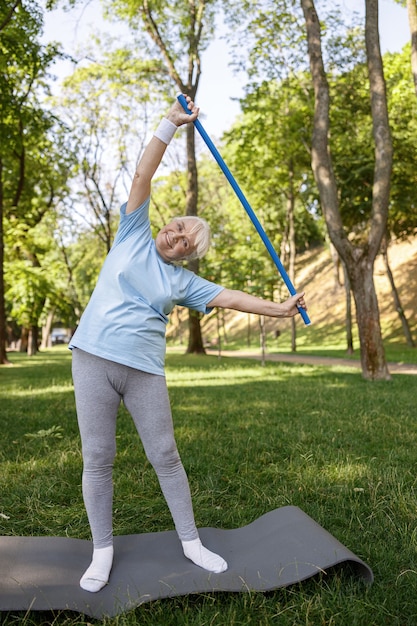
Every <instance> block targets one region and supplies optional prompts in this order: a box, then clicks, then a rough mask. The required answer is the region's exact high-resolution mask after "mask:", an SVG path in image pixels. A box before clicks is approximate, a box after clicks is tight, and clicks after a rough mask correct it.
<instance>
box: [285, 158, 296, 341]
mask: <svg viewBox="0 0 417 626" xmlns="http://www.w3.org/2000/svg"><path fill="white" fill-rule="evenodd" d="M288 183H289V184H288V195H287V221H288V240H289V244H290V262H289V266H288V271H289V277H290V280H291V282H292V284H293V285H295V256H296V248H295V225H294V204H295V197H294V167H293V163H292V162H290V164H289V167H288ZM296 350H297V325H296V323H295V319H294V318H292V319H291V351H292V352H296Z"/></svg>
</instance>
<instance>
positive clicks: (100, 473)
mask: <svg viewBox="0 0 417 626" xmlns="http://www.w3.org/2000/svg"><path fill="white" fill-rule="evenodd" d="M187 103H188V108H189V110H190V111H191V114H188V113H186V112H185V111H184V110H183V108H182V106H181V105H180V104H179V103H178V102H177V101H176V102H175V103H174V104H173V106H172V107H171V109H170V111H169V113H168V115H167V117H166V118H164V119H162V121H161V123H160V125H159V127H158V129H157V130H156V132H155V135H154V136H153V137H152V139H151V140H150V142H149V144H148V146H147V147H146V149H145V151H144V153H143V156H142V158H141V159H140V162H139V164H138V166H137V169H136V173H135V176H134V180H133V182H132V186H131V190H130V194H129V198H128V201H127V203H125V204H124V205H123V206H122V207H121V210H120V224H119V228H118V231H117V234H116V237H115V240H114V243H113V246H112V248H111V250H110V252H109V254H108V256H107V258H106V260H105V263H104V265H103V268H102V270H101V273H100V276H99V279H98V282H97V285H96V287H95V289H94V292H93V294H92V296H91V299H90V301H89V303H88V305H87V308H86V310H85V311H84V314H83V316H82V318H81V321H80V324H79V326H78V328H77V331H76V332H75V334H74V336H73V338H72V340H71V343H70V348H71V349H72V362H73V366H72V368H73V369H72V372H73V380H74V389H75V400H76V408H77V416H78V424H79V429H80V434H81V442H82V454H83V466H84V467H83V479H82V489H83V498H84V503H85V507H86V510H87V515H88V520H89V524H90V528H91V533H92V538H93V558H92V562H91V564H90V566H89V568H88V569H87V571H86V572H85V573H84V575H83V576H82V578H81V580H80V585H81V587H82V588H83V589H85V590H87V591H91V592H97V591H99V590H100V589H102V587H104V586H105V585H106V583H107V582H108V580H109V576H110V571H111V568H112V563H113V531H112V504H113V502H112V501H113V479H112V471H113V461H114V457H115V453H116V443H115V442H116V417H117V411H118V408H119V405H120V402H121V401H123V403H124V405H125V407H126V408H127V410H128V411H129V413H130V414H131V416H132V418H133V421H134V423H135V426H136V428H137V431H138V433H139V436H140V438H141V440H142V444H143V447H144V450H145V453H146V455H147V458H148V459H149V461H150V463H151V464H152V466H153V468H154V469H155V472H156V474H157V477H158V480H159V483H160V486H161V490H162V492H163V495H164V497H165V499H166V502H167V504H168V507H169V510H170V512H171V515H172V518H173V521H174V524H175V529H176V531H177V533H178V537H179V540H180V541H181V544H182V548H183V552H184V555H185V556H186V557H187V558H188V559H190V560H191V561H192V562H193V563H195V564H196V565H198V566H200V567H202V568H204V569H206V570H208V571H210V572H216V573H220V572H224V571H225V570H226V569H227V563H226V562H225V561H224V559H223V558H222V557H221V556H219V555H217V554H214V553H213V552H210V551H209V550H207V549H206V548H205V547H204V546H203V545H202V544H201V541H200V539H199V536H198V531H197V528H196V525H195V521H194V514H193V509H192V502H191V497H190V489H189V485H188V479H187V476H186V473H185V471H184V468H183V465H182V462H181V459H180V457H179V454H178V451H177V446H176V442H175V438H174V429H173V424H172V416H171V410H170V403H169V399H168V392H167V386H166V381H165V375H164V357H165V330H166V324H167V321H168V315H169V313H170V312H171V311H172V309H173V308H174V306H175V305H176V304H178V305H181V306H185V307H188V308H191V309H195V310H197V311H200V312H202V313H207V312H208V311H210V310H211V308H212V307H223V308H230V309H235V310H239V311H245V312H252V313H257V314H262V315H269V316H272V317H291V316H294V315H296V314H297V313H298V309H297V305H298V306H301V307H304V308H305V302H304V294H297V295H295V296H292V297H291V298H289V299H288V300H287V301H286V302H283V303H280V304H277V303H275V302H269V301H266V300H262V299H260V298H256V297H254V296H251V295H249V294H246V293H244V292H241V291H235V290H230V289H224V288H223V287H222V286H220V285H216V284H214V283H212V282H210V281H207V280H205V279H203V278H201V277H199V276H197V275H196V274H194V273H193V272H191V271H189V270H187V269H185V268H183V267H182V266H181V265H180V264H179V262H181V261H183V260H185V259H191V258H200V257H201V256H203V255H204V254H205V253H206V252H207V249H208V247H209V227H208V225H207V223H206V222H205V221H204V220H201V219H200V218H196V217H182V218H175V219H174V220H173V221H171V222H170V223H169V224H167V225H166V226H164V227H163V228H162V229H161V230H160V231H159V233H158V234H157V236H156V238H155V239H152V235H151V227H150V222H149V215H148V212H149V203H150V190H151V180H152V178H153V176H154V174H155V172H156V170H157V168H158V166H159V164H160V162H161V159H162V157H163V155H164V152H165V150H166V147H167V145H168V144H169V142H170V140H171V139H172V137H173V135H174V133H175V130H176V129H177V127H178V126H181V125H182V124H189V123H191V122H193V121H194V120H195V119H196V118H197V116H198V112H199V110H198V108H197V107H196V106H195V105H194V102H192V101H191V99H190V98H189V97H187ZM139 566H140V565H139Z"/></svg>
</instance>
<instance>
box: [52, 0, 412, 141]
mask: <svg viewBox="0 0 417 626" xmlns="http://www.w3.org/2000/svg"><path fill="white" fill-rule="evenodd" d="M340 5H341V7H342V9H343V11H344V12H345V13H346V17H347V18H348V17H349V16H350V15H351V14H352V12H353V11H356V12H358V13H360V14H363V12H364V5H365V0H341V3H340ZM379 21H380V38H381V48H382V52H383V53H384V52H387V51H389V52H396V51H399V50H401V48H402V47H403V46H404V44H405V43H406V42H407V41H408V40H409V38H410V31H409V25H408V18H407V11H406V9H405V8H403V7H400V6H399V5H398V4H396V3H395V2H394V1H393V0H380V2H379ZM119 28H121V30H120V34H123V32H124V33H126V30H123V27H122V26H120V27H119ZM98 30H104V31H107V32H110V33H111V34H113V35H117V34H118V27H114V26H109V24H108V23H105V22H104V21H103V20H102V19H101V11H100V4H99V1H98V0H91V1H90V3H89V4H88V6H87V8H85V9H81V8H80V7H79V8H77V9H74V10H72V11H71V12H64V11H62V10H56V11H52V12H46V13H45V29H44V41H45V42H46V41H51V40H52V41H60V42H61V43H62V45H63V48H64V50H65V52H67V53H69V54H74V53H75V50H76V49H77V47H79V46H81V45H82V43H83V42H86V41H88V38H89V37H90V36H91V34H92V33H93V32H97V31H98ZM230 63H231V57H230V54H229V52H228V47H227V44H226V42H225V41H224V40H222V39H221V36H217V37H216V38H215V40H214V41H213V43H211V44H210V46H209V47H208V49H207V50H206V51H205V52H204V53H203V57H202V76H201V79H200V85H199V89H198V95H197V98H198V102H197V104H198V105H199V106H200V109H201V113H200V120H201V121H202V123H203V125H204V128H205V129H206V131H207V133H208V134H209V135H210V136H211V137H212V138H219V137H220V136H221V135H222V133H223V131H225V130H227V129H228V128H230V126H231V125H232V123H233V121H234V120H235V118H236V117H237V115H238V114H239V112H240V107H239V103H238V102H237V101H236V99H239V98H241V97H242V96H243V85H244V81H245V77H244V76H243V74H240V75H236V74H235V73H234V72H233V70H232V68H231V67H230ZM71 72H72V67H71V64H69V63H60V64H59V65H58V66H56V67H55V73H56V74H57V75H58V77H63V76H65V75H67V74H70V73H71ZM175 95H176V94H175V93H173V97H175Z"/></svg>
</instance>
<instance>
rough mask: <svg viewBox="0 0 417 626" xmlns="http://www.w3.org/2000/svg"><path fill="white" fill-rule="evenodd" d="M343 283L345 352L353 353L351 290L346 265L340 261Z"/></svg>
mask: <svg viewBox="0 0 417 626" xmlns="http://www.w3.org/2000/svg"><path fill="white" fill-rule="evenodd" d="M342 267H343V276H344V285H345V298H346V318H345V328H346V352H347V353H348V354H353V352H354V348H353V333H352V291H351V288H350V280H349V274H348V273H347V270H346V266H345V264H344V263H343V261H342Z"/></svg>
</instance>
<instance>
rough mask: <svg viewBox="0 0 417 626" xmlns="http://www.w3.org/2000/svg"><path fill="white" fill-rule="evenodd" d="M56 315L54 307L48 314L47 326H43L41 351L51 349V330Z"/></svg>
mask: <svg viewBox="0 0 417 626" xmlns="http://www.w3.org/2000/svg"><path fill="white" fill-rule="evenodd" d="M54 315H55V307H53V309H52V310H51V311H49V312H48V315H47V316H46V322H45V326H42V341H41V350H45V349H46V348H50V347H51V330H52V324H53V321H54Z"/></svg>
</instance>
